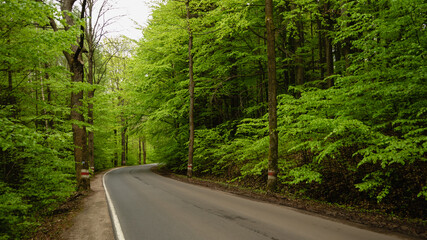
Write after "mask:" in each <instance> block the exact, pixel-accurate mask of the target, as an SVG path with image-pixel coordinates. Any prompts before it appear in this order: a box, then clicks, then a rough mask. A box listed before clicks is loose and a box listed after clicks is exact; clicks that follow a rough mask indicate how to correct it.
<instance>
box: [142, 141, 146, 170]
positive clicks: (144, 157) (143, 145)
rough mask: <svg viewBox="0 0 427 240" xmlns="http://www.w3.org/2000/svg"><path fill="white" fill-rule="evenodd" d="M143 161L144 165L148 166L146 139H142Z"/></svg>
mask: <svg viewBox="0 0 427 240" xmlns="http://www.w3.org/2000/svg"><path fill="white" fill-rule="evenodd" d="M142 159H143V163H144V164H147V150H146V148H145V137H142Z"/></svg>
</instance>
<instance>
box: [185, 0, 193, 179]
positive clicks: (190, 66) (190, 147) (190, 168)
mask: <svg viewBox="0 0 427 240" xmlns="http://www.w3.org/2000/svg"><path fill="white" fill-rule="evenodd" d="M185 8H186V10H187V31H188V74H189V77H190V83H189V88H188V90H189V92H190V109H189V114H188V115H189V125H190V138H189V145H188V168H187V177H189V178H191V177H192V176H193V153H194V85H195V84H194V74H193V54H192V52H191V51H192V49H193V32H192V30H191V24H190V0H187V1H186V2H185Z"/></svg>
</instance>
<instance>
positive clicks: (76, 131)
mask: <svg viewBox="0 0 427 240" xmlns="http://www.w3.org/2000/svg"><path fill="white" fill-rule="evenodd" d="M75 2H76V0H63V1H61V11H64V13H63V17H64V19H65V21H66V22H67V24H68V25H69V26H73V25H75V22H74V20H73V18H72V17H71V16H69V15H68V14H67V13H65V12H66V11H67V12H73V5H74V3H75ZM85 9H86V0H83V1H82V11H81V14H80V19H84V17H85ZM50 24H51V26H52V28H53V30H54V31H58V27H57V25H56V22H55V21H54V20H53V19H50ZM68 29H69V27H65V30H68ZM80 30H81V33H80V39H79V43H78V45H77V46H71V49H72V52H71V53H70V52H67V51H64V56H65V58H66V59H67V62H68V66H69V68H70V72H71V74H72V76H71V81H72V82H73V83H82V82H83V80H84V63H83V60H82V56H81V53H82V50H83V44H84V30H85V29H84V26H81V27H80ZM82 100H83V91H78V92H76V91H73V92H72V93H71V113H70V117H71V121H72V122H73V124H72V130H73V143H74V161H75V168H76V178H77V189H78V190H79V191H81V190H89V189H90V180H89V164H88V160H87V159H88V157H87V154H88V153H87V135H86V129H85V128H84V127H81V126H79V124H77V122H79V121H80V122H83V121H84V117H83V114H82V109H81V108H82V106H83V102H82Z"/></svg>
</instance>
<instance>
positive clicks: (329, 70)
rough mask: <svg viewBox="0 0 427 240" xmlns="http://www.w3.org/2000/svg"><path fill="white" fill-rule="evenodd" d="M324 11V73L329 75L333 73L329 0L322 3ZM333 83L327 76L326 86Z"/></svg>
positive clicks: (331, 24)
mask: <svg viewBox="0 0 427 240" xmlns="http://www.w3.org/2000/svg"><path fill="white" fill-rule="evenodd" d="M324 13H325V21H326V30H327V33H326V34H325V56H326V75H327V76H328V77H329V76H331V75H333V74H334V55H333V47H332V38H331V36H330V33H331V32H332V31H333V22H332V19H331V18H332V17H331V13H330V9H329V1H327V2H326V3H325V4H324ZM333 85H334V81H333V79H332V78H328V88H330V87H332V86H333Z"/></svg>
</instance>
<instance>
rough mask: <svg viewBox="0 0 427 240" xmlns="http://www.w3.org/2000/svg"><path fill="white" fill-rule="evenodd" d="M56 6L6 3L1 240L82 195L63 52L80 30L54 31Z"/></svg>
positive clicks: (1, 55) (1, 38)
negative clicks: (51, 24) (52, 21)
mask: <svg viewBox="0 0 427 240" xmlns="http://www.w3.org/2000/svg"><path fill="white" fill-rule="evenodd" d="M59 16H60V13H58V11H57V10H56V7H55V6H51V5H47V4H44V3H42V2H38V1H30V0H19V1H18V0H6V1H2V2H1V3H0V25H1V28H0V102H1V106H0V239H22V238H23V237H25V236H26V235H28V234H30V233H31V232H32V231H33V230H34V229H35V226H36V225H37V220H38V218H39V217H40V216H43V215H45V214H49V213H51V212H52V211H53V210H54V209H55V208H57V207H58V206H59V204H61V203H62V202H63V201H65V200H66V199H67V198H68V197H69V196H70V195H71V194H72V193H73V192H74V190H75V188H74V184H75V182H74V181H75V180H74V179H75V173H74V160H73V155H72V151H73V145H72V134H71V129H70V127H69V126H71V124H70V123H69V122H68V120H67V117H68V114H69V111H70V110H69V107H68V105H67V103H68V99H69V96H70V90H67V89H68V88H69V87H70V85H69V84H67V83H68V82H69V81H68V79H69V75H68V74H67V70H66V67H65V66H63V65H61V63H60V62H61V57H62V54H63V53H62V52H63V51H68V49H69V47H70V46H71V43H72V42H73V41H74V40H75V36H76V33H77V32H76V29H70V31H69V32H65V31H60V32H54V31H52V30H51V29H50V27H49V18H51V19H55V20H58V19H59Z"/></svg>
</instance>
